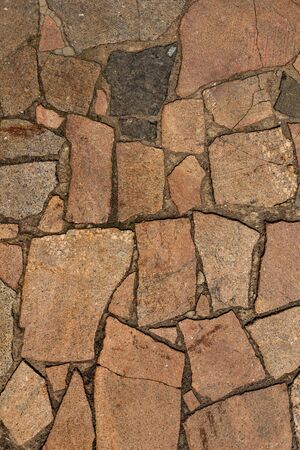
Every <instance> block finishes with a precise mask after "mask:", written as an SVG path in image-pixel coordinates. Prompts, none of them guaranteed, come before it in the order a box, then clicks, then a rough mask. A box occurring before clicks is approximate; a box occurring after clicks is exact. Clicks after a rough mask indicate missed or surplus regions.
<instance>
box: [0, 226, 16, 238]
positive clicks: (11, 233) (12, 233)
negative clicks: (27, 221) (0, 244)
mask: <svg viewBox="0 0 300 450" xmlns="http://www.w3.org/2000/svg"><path fill="white" fill-rule="evenodd" d="M18 233H19V225H17V224H15V223H1V224H0V239H14V238H15V237H17V235H18Z"/></svg>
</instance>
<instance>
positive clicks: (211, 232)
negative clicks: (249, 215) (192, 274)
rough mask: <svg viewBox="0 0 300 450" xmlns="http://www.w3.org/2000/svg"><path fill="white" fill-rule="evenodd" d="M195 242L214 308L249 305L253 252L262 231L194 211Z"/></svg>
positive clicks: (245, 306)
mask: <svg viewBox="0 0 300 450" xmlns="http://www.w3.org/2000/svg"><path fill="white" fill-rule="evenodd" d="M194 222H195V242H196V245H197V248H198V251H199V253H200V257H201V259H202V262H203V269H204V273H205V276H206V280H207V284H208V289H209V292H210V295H211V299H212V306H213V309H214V310H218V309H222V308H228V307H231V306H241V307H244V308H247V307H248V291H249V284H250V275H251V266H252V252H253V248H254V246H255V244H256V243H257V241H258V239H259V233H258V232H257V231H254V230H252V229H251V228H249V227H247V226H246V225H243V224H241V223H240V222H237V221H234V220H230V219H225V218H224V217H221V216H217V215H214V214H202V213H195V214H194Z"/></svg>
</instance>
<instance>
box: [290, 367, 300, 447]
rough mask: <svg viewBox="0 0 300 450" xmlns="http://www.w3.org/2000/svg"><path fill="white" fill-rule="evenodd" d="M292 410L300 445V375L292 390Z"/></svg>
mask: <svg viewBox="0 0 300 450" xmlns="http://www.w3.org/2000/svg"><path fill="white" fill-rule="evenodd" d="M291 401H292V410H293V417H294V423H295V431H296V437H297V440H298V444H300V375H298V376H297V377H296V378H295V380H294V382H293V384H292V389H291Z"/></svg>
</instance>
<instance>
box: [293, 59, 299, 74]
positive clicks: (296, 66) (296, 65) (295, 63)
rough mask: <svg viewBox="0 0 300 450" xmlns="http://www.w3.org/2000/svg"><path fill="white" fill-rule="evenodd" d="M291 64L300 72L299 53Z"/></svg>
mask: <svg viewBox="0 0 300 450" xmlns="http://www.w3.org/2000/svg"><path fill="white" fill-rule="evenodd" d="M293 66H294V67H295V69H296V70H297V72H299V73H300V55H298V57H297V59H296V61H295V62H294V64H293Z"/></svg>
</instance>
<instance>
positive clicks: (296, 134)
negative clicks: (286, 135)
mask: <svg viewBox="0 0 300 450" xmlns="http://www.w3.org/2000/svg"><path fill="white" fill-rule="evenodd" d="M289 128H290V131H291V134H292V138H293V141H294V145H295V149H296V154H297V161H298V166H299V164H300V123H291V124H289Z"/></svg>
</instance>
